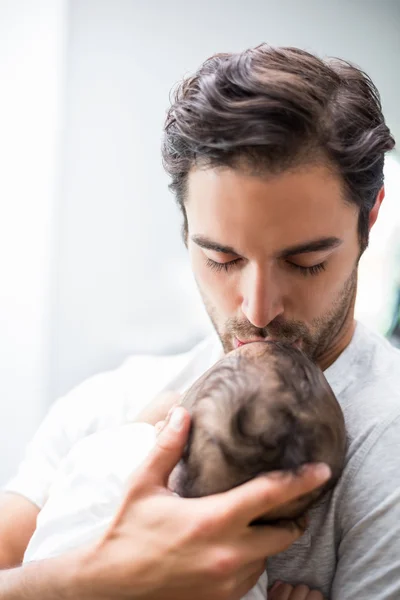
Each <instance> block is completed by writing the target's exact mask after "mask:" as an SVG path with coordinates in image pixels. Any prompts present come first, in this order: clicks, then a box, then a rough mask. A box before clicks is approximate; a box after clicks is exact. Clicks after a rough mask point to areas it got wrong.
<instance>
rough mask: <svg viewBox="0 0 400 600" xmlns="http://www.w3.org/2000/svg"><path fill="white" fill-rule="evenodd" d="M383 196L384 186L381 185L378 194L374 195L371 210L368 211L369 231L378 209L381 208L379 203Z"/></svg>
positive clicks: (376, 216)
mask: <svg viewBox="0 0 400 600" xmlns="http://www.w3.org/2000/svg"><path fill="white" fill-rule="evenodd" d="M384 197H385V186H384V185H383V186H382V187H381V189H380V190H379V192H378V195H377V196H376V200H375V204H374V206H373V207H372V210H371V212H370V213H369V223H368V229H369V231H370V230H371V228H372V226H373V225H374V224H375V221H376V220H377V218H378V214H379V210H380V208H381V204H382V202H383V199H384Z"/></svg>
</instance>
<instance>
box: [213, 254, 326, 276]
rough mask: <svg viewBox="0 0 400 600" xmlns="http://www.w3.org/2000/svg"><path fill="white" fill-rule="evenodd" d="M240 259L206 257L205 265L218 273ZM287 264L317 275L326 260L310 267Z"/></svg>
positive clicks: (236, 263)
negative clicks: (226, 260)
mask: <svg viewBox="0 0 400 600" xmlns="http://www.w3.org/2000/svg"><path fill="white" fill-rule="evenodd" d="M241 261H242V259H241V258H235V259H234V260H230V261H229V262H226V263H219V262H216V261H215V260H212V259H211V258H207V259H206V265H207V267H209V268H210V269H211V270H212V271H216V272H217V273H220V272H221V271H225V273H229V272H230V271H231V270H232V269H234V268H235V267H237V266H238V265H239V263H240V262H241ZM287 264H288V265H290V267H291V268H292V269H295V270H296V271H298V272H300V273H301V274H302V275H303V276H305V277H306V276H307V275H318V273H321V271H325V268H326V262H321V263H319V264H317V265H312V266H311V267H302V266H301V265H296V264H295V263H291V262H288V263H287Z"/></svg>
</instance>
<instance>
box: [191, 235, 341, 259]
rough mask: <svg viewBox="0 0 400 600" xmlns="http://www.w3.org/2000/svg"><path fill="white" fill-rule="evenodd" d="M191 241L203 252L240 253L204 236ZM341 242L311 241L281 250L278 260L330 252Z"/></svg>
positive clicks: (198, 236) (337, 239)
mask: <svg viewBox="0 0 400 600" xmlns="http://www.w3.org/2000/svg"><path fill="white" fill-rule="evenodd" d="M191 239H192V241H193V242H194V243H195V244H197V245H198V246H200V247H201V248H204V249H205V250H213V251H214V252H221V253H222V254H234V255H235V256H240V253H239V252H237V250H235V249H234V248H232V246H224V245H222V244H219V243H218V242H214V241H213V240H210V239H209V238H208V237H206V236H203V235H193V236H192V237H191ZM342 241H343V240H341V239H340V238H337V237H325V238H319V239H317V240H311V241H309V242H304V243H303V244H297V245H295V246H290V247H289V248H285V249H284V250H281V251H280V252H279V253H278V258H288V257H290V256H295V255H297V254H307V253H311V252H320V251H321V250H330V249H333V248H337V246H340V245H341V244H342Z"/></svg>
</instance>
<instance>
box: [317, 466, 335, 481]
mask: <svg viewBox="0 0 400 600" xmlns="http://www.w3.org/2000/svg"><path fill="white" fill-rule="evenodd" d="M314 473H315V474H316V475H317V476H318V477H320V478H321V479H323V480H324V481H328V479H330V478H331V477H332V471H331V469H330V467H328V465H326V464H325V463H316V465H315V466H314Z"/></svg>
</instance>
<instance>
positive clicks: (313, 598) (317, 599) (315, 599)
mask: <svg viewBox="0 0 400 600" xmlns="http://www.w3.org/2000/svg"><path fill="white" fill-rule="evenodd" d="M307 600H324V597H323V595H322V594H321V592H319V591H318V590H313V591H312V592H310V593H309V594H308V596H307Z"/></svg>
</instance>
